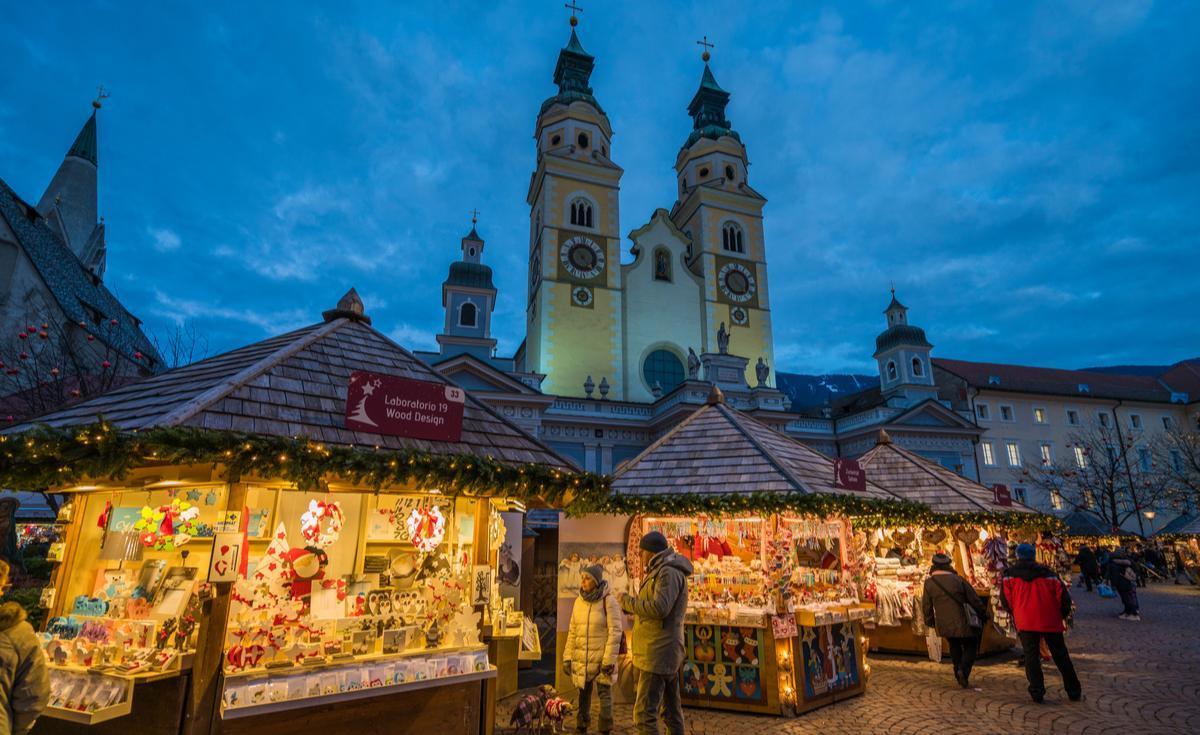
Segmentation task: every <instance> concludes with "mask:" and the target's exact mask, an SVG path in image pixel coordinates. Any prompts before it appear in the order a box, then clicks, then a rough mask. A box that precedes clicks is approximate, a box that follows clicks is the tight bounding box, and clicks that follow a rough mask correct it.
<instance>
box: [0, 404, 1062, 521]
mask: <svg viewBox="0 0 1200 735" xmlns="http://www.w3.org/2000/svg"><path fill="white" fill-rule="evenodd" d="M0 454H2V456H3V461H2V462H0V487H5V488H13V489H21V490H41V491H46V490H50V489H53V488H63V487H69V486H71V485H76V484H80V483H81V482H84V481H88V480H100V479H107V480H121V479H123V478H125V477H127V476H128V475H129V473H130V472H131V471H132V470H134V469H137V468H139V467H145V466H147V465H187V464H211V465H214V466H217V465H221V466H223V467H224V468H225V476H226V477H227V479H229V480H230V481H237V480H238V479H240V478H242V477H258V478H264V479H282V480H285V481H287V482H291V483H295V485H296V486H297V487H298V488H300V489H301V490H306V491H313V490H321V489H323V488H324V487H325V486H326V483H328V482H330V481H333V480H340V481H343V482H348V483H350V484H353V485H357V486H360V487H364V488H367V489H369V490H381V489H383V488H385V487H389V486H396V485H407V484H410V483H411V484H412V485H413V486H414V487H416V488H418V489H423V490H432V489H438V490H441V491H442V492H443V493H446V494H448V495H460V494H462V495H499V496H504V497H509V498H514V499H518V500H523V501H533V500H540V501H541V502H544V503H546V504H548V505H550V506H551V507H556V508H564V509H566V511H567V513H568V514H569V515H572V516H580V515H584V514H587V513H608V514H616V515H640V514H647V513H653V514H662V515H701V514H703V515H709V516H721V515H739V514H743V515H744V514H746V513H758V514H764V515H769V514H773V513H795V514H800V515H815V516H830V515H845V516H852V517H854V518H855V519H856V521H857V522H858V523H859V524H861V525H864V526H867V527H894V526H910V525H913V526H915V525H920V526H985V525H986V526H994V527H999V528H1008V529H1018V528H1020V529H1026V530H1031V531H1047V532H1051V533H1061V532H1062V531H1063V529H1064V524H1063V523H1062V521H1061V520H1060V519H1058V518H1056V517H1054V516H1050V515H1045V514H1041V513H1036V514H1035V513H1015V512H1014V513H1006V512H974V513H936V512H934V511H933V510H932V509H931V508H930V507H929V506H927V505H925V504H923V503H918V502H915V501H909V500H885V499H878V498H866V497H862V496H859V495H852V494H845V495H824V494H817V495H808V494H803V493H768V492H759V493H732V494H698V493H681V494H673V495H627V494H625V495H616V494H613V492H612V489H611V485H610V481H609V478H608V477H605V476H601V475H596V474H592V473H588V472H581V473H572V472H568V471H565V470H558V469H554V468H552V467H546V466H544V465H538V464H521V465H512V464H507V463H505V462H501V461H500V460H497V459H494V458H491V457H482V458H481V457H475V456H471V455H443V454H430V453H428V452H421V451H417V450H412V449H400V450H394V449H376V450H371V449H361V448H357V447H348V446H342V445H331V444H323V443H320V442H315V441H312V440H310V439H307V438H305V437H276V436H261V435H257V434H245V433H240V432H231V431H216V430H212V429H197V428H191V427H170V428H155V429H147V430H144V431H123V430H120V429H118V428H117V427H115V426H113V424H112V423H110V422H107V421H104V420H103V419H101V420H100V421H99V422H97V423H95V424H92V425H89V426H84V427H75V428H54V427H49V426H45V425H39V426H36V427H34V428H33V429H30V430H29V431H27V432H24V433H22V434H13V435H0Z"/></svg>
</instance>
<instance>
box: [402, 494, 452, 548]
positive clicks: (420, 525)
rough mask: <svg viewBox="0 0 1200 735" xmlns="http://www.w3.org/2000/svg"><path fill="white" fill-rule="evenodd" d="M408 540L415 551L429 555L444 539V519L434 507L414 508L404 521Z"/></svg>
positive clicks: (440, 512)
mask: <svg viewBox="0 0 1200 735" xmlns="http://www.w3.org/2000/svg"><path fill="white" fill-rule="evenodd" d="M405 527H406V528H407V529H408V539H409V541H412V545H413V546H415V547H417V551H421V552H424V553H429V552H430V551H433V550H434V549H436V548H437V547H438V545H439V544H440V543H442V540H443V539H445V538H446V517H445V516H443V515H442V511H441V510H440V509H439V508H438V507H437V506H436V505H433V506H430V507H428V508H414V509H413V512H412V513H410V514H409V516H408V520H407V521H405Z"/></svg>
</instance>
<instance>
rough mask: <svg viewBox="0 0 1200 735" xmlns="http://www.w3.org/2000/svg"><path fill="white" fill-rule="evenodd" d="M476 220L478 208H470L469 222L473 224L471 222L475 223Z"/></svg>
mask: <svg viewBox="0 0 1200 735" xmlns="http://www.w3.org/2000/svg"><path fill="white" fill-rule="evenodd" d="M478 221H479V210H478V209H472V210H471V224H472V225H473V224H475V223H476V222H478Z"/></svg>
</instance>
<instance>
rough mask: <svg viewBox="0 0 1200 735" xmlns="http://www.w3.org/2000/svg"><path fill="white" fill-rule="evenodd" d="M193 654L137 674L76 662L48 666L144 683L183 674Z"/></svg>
mask: <svg viewBox="0 0 1200 735" xmlns="http://www.w3.org/2000/svg"><path fill="white" fill-rule="evenodd" d="M192 655H193V654H190V653H189V654H187V655H186V656H183V657H181V658H180V660H179V665H178V666H172V667H171V668H169V669H164V670H162V671H142V672H138V673H136V674H127V673H124V672H121V671H117V670H116V669H114V668H111V667H110V668H103V669H101V668H96V667H94V666H93V667H88V666H76V665H74V664H52V663H47V664H46V667H47V668H48V669H50V670H51V671H66V672H68V673H71V674H102V675H104V676H111V677H114V678H117V679H125V680H127V681H132V682H134V683H137V684H142V683H146V682H151V681H162V680H163V679H170V678H172V677H176V676H179V675H181V674H183V673H184V672H185V671H189V670H191V668H192Z"/></svg>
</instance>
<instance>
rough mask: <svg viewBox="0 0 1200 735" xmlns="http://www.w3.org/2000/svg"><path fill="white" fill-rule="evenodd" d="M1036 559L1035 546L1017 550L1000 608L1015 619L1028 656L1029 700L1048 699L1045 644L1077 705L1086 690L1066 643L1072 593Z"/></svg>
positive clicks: (1005, 579) (1003, 589)
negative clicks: (1044, 658) (1042, 642)
mask: <svg viewBox="0 0 1200 735" xmlns="http://www.w3.org/2000/svg"><path fill="white" fill-rule="evenodd" d="M1036 558H1037V552H1036V550H1035V549H1034V548H1033V546H1032V545H1030V544H1020V545H1019V546H1017V561H1016V563H1015V564H1013V565H1011V566H1010V567H1009V568H1008V569H1007V570H1005V572H1004V579H1003V581H1002V582H1001V584H1000V604H1001V605H1003V606H1004V609H1005V610H1007V611H1008V612H1009V613H1010V614H1011V615H1012V618H1013V624H1014V625H1016V628H1017V638H1019V639H1020V641H1021V649H1022V651H1024V654H1025V678H1026V679H1028V680H1029V696H1031V697H1033V701H1035V702H1037V703H1039V704H1040V703H1041V702H1042V701H1043V700H1044V699H1045V696H1046V682H1045V679H1044V678H1043V676H1042V657H1041V652H1040V651H1039V644H1040V642H1041V641H1042V640H1045V641H1046V647H1047V648H1049V649H1050V656H1051V657H1052V658H1053V659H1054V665H1055V666H1057V667H1058V673H1059V674H1061V675H1062V680H1063V688H1064V689H1066V690H1067V696H1068V697H1070V699H1071V701H1072V702H1078V701H1079V700H1080V699H1081V698H1082V697H1083V688H1082V686H1081V685H1080V683H1079V677H1078V676H1076V675H1075V666H1074V665H1073V664H1072V663H1071V654H1070V653H1068V652H1067V644H1066V641H1064V640H1063V631H1064V630H1066V626H1065V625H1064V624H1063V621H1064V620H1066V619H1067V618H1068V617H1070V615H1071V593H1070V591H1069V590H1068V589H1067V586H1066V585H1065V584H1063V581H1062V580H1061V579H1060V578H1059V576H1058V575H1057V574H1055V573H1054V571H1053V570H1051V569H1050V568H1049V567H1046V566H1043V565H1041V564H1038V563H1037V561H1036Z"/></svg>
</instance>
